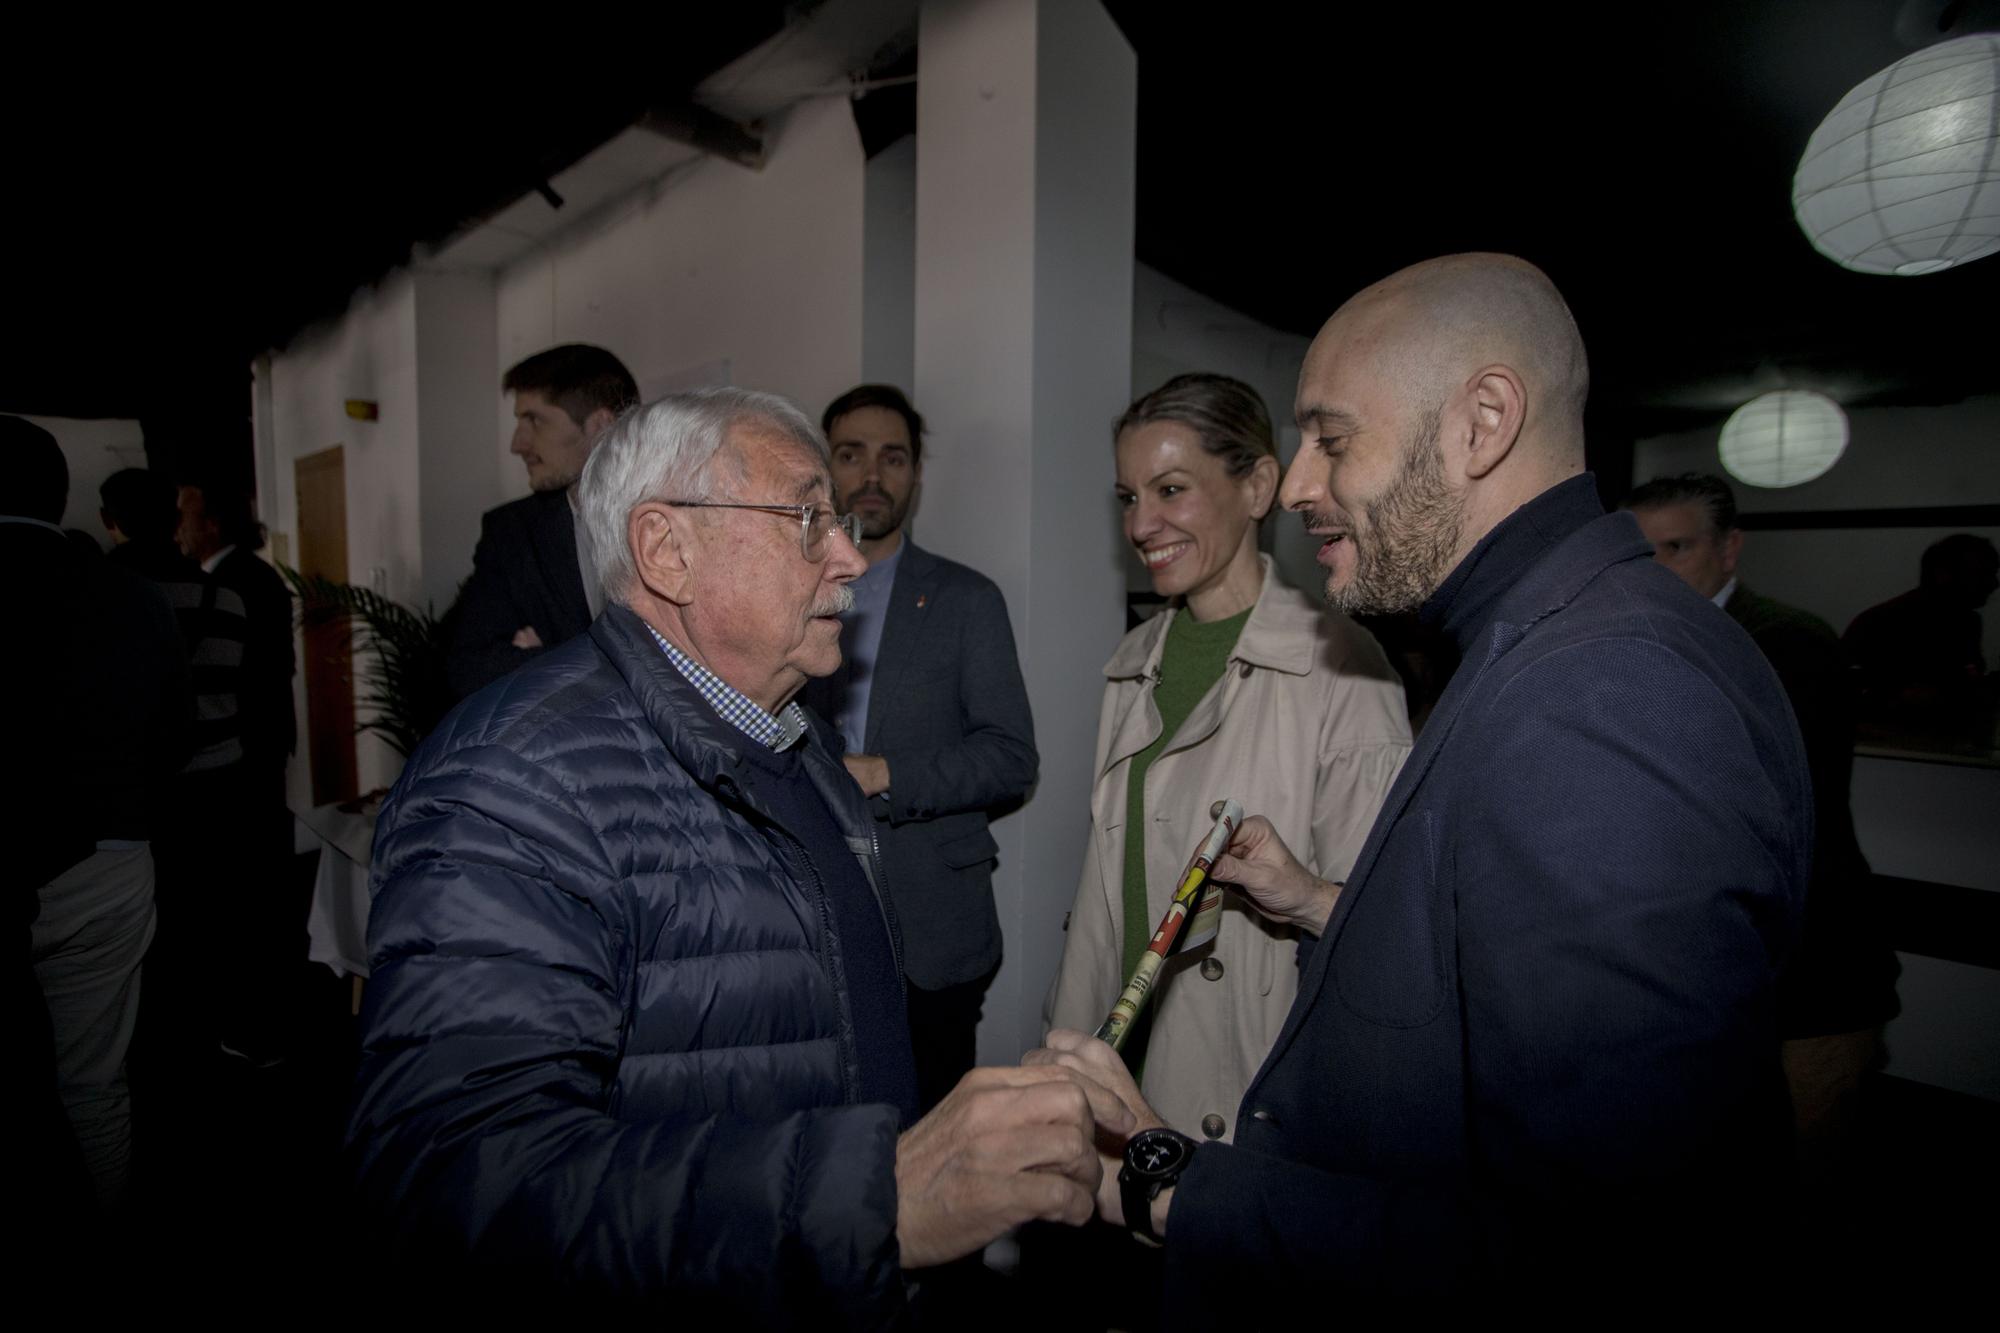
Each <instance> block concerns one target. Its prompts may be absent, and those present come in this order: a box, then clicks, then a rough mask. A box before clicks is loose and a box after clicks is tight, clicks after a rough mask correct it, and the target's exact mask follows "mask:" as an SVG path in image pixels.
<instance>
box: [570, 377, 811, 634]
mask: <svg viewBox="0 0 2000 1333" xmlns="http://www.w3.org/2000/svg"><path fill="white" fill-rule="evenodd" d="M744 422H756V423H758V424H762V425H767V426H770V427H772V428H774V429H776V430H777V431H778V432H779V433H780V434H782V435H785V436H788V437H789V438H790V439H791V440H792V442H793V443H795V444H797V445H798V446H799V447H800V448H801V449H803V450H805V451H806V452H807V453H808V454H810V455H812V456H813V457H814V458H816V459H817V460H818V461H819V463H820V465H821V466H822V467H825V466H827V465H828V461H829V459H828V454H827V448H826V439H825V437H824V436H822V435H821V434H820V433H819V429H818V428H817V427H815V426H814V425H813V424H812V421H811V420H810V419H809V418H808V417H807V416H806V415H805V413H803V412H801V411H799V409H798V408H796V407H794V406H793V405H792V404H791V403H790V402H789V401H788V400H786V399H784V398H781V397H779V396H778V395H777V394H775V393H762V392H759V391H758V390H755V389H695V390H692V391H690V392H688V393H673V394H668V395H667V396H666V397H664V398H660V399H657V400H655V401H653V402H650V403H647V404H645V405H644V406H641V407H635V408H632V409H631V410H630V411H628V412H626V413H625V414H624V415H623V416H621V417H619V418H618V420H617V421H616V422H614V423H612V425H611V426H610V428H609V429H607V430H606V431H605V432H604V434H603V436H602V437H601V438H599V440H598V441H597V447H596V448H594V449H592V450H591V451H590V459H589V461H588V462H586V463H585V464H584V465H583V476H582V477H581V478H579V479H578V481H577V484H576V510H577V522H578V523H579V524H580V525H581V527H580V532H579V536H580V538H581V539H582V540H583V542H584V544H585V545H586V546H587V548H588V550H589V551H590V556H591V560H592V563H593V565H594V567H595V572H596V574H597V581H598V586H600V587H601V588H603V589H604V594H605V596H606V597H607V598H610V599H613V600H616V601H623V600H624V599H625V597H626V595H627V594H628V593H629V591H630V589H631V585H632V581H633V580H634V578H636V577H637V574H638V571H637V569H636V568H635V567H634V565H633V563H632V552H631V548H630V547H629V546H628V545H627V543H626V531H625V529H626V525H627V524H628V523H629V522H630V521H631V518H632V511H633V510H634V509H636V508H638V507H639V506H640V505H642V504H644V503H645V502H646V501H648V500H662V499H675V500H709V499H715V498H717V497H716V494H715V492H714V490H713V489H712V485H711V483H712V482H713V481H714V473H715V463H716V460H717V459H718V458H721V457H724V456H725V454H724V450H723V446H724V445H725V444H727V443H728V441H729V432H730V431H731V430H733V429H734V428H735V427H736V426H738V425H739V424H742V423H744ZM731 498H741V499H748V500H751V501H757V500H761V499H768V498H772V497H766V496H745V497H731Z"/></svg>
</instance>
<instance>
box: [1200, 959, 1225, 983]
mask: <svg viewBox="0 0 2000 1333" xmlns="http://www.w3.org/2000/svg"><path fill="white" fill-rule="evenodd" d="M1201 974H1202V976H1204V977H1206V978H1208V980H1210V981H1220V980H1222V960H1221V959H1220V958H1204V959H1202V960H1201Z"/></svg>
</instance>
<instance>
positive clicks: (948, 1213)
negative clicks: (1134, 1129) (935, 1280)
mask: <svg viewBox="0 0 2000 1333" xmlns="http://www.w3.org/2000/svg"><path fill="white" fill-rule="evenodd" d="M1097 1125H1104V1126H1110V1127H1113V1130H1114V1132H1117V1133H1125V1132H1129V1130H1130V1129H1131V1125H1132V1117H1131V1112H1129V1111H1128V1110H1126V1108H1125V1106H1124V1104H1123V1103H1122V1102H1120V1101H1119V1100H1118V1098H1116V1097H1114V1096H1112V1095H1111V1094H1110V1093H1109V1092H1107V1091H1105V1090H1104V1089H1103V1088H1102V1087H1099V1086H1097V1085H1096V1084H1094V1083H1092V1082H1090V1081H1089V1080H1087V1079H1083V1078H1079V1077H1077V1076H1076V1075H1075V1074H1074V1073H1073V1072H1071V1071H1070V1070H1068V1069H1059V1068H1039V1069H1027V1068H1021V1069H975V1070H973V1071H972V1072H971V1073H969V1074H967V1075H966V1076H965V1077H964V1078H962V1079H960V1080H959V1082H958V1086H957V1087H955V1088H953V1089H952V1090H951V1092H950V1093H948V1094H946V1096H945V1099H944V1100H943V1101H941V1102H939V1103H938V1105H937V1108H936V1109H935V1110H933V1111H932V1112H931V1113H930V1114H929V1115H927V1116H925V1117H924V1118H923V1119H922V1120H919V1121H918V1122H917V1123H916V1124H914V1125H912V1126H910V1128H909V1129H907V1130H905V1131H903V1135H902V1137H901V1138H899V1139H898V1140H897V1141H896V1240H897V1242H898V1243H899V1244H900V1245H901V1247H902V1252H903V1267H905V1268H924V1267H928V1266H930V1265H932V1264H941V1263H945V1262H947V1261H949V1260H952V1259H957V1258H959V1257H961V1256H963V1255H967V1254H971V1253H972V1252H973V1251H975V1250H978V1249H980V1248H981V1247H983V1246H984V1245H986V1244H987V1242H989V1241H992V1240H995V1239H997V1238H998V1237H1000V1236H1003V1235H1005V1234H1006V1233H1007V1232H1009V1231H1011V1230H1013V1229H1014V1228H1015V1227H1017V1226H1019V1225H1021V1223H1023V1222H1029V1221H1033V1220H1035V1219H1037V1218H1039V1219H1041V1220H1043V1221H1047V1222H1066V1223H1068V1224H1069V1225H1071V1226H1081V1225H1082V1224H1083V1223H1085V1222H1087V1221H1089V1220H1090V1215H1091V1212H1092V1210H1093V1196H1094V1194H1095V1193H1096V1190H1097V1187H1098V1181H1099V1175H1100V1171H1101V1168H1100V1166H1099V1162H1098V1155H1097V1152H1096V1150H1095V1148H1094V1147H1093V1138H1094V1126H1097Z"/></svg>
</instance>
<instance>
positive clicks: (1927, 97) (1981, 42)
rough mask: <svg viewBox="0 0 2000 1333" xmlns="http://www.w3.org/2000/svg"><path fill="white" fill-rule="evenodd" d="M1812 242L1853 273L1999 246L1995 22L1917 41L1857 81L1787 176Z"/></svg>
mask: <svg viewBox="0 0 2000 1333" xmlns="http://www.w3.org/2000/svg"><path fill="white" fill-rule="evenodd" d="M1792 211H1793V212H1794V213H1795V214H1797V215H1798V219H1799V225H1800V226H1801V227H1803V228H1805V233H1806V235H1807V236H1808V237H1810V238H1811V239H1812V243H1813V246H1814V247H1815V248H1816V249H1817V250H1818V251H1819V252H1820V253H1821V254H1823V255H1825V256H1826V257H1827V258H1829V259H1831V260H1833V261H1834V262H1835V263H1836V264H1840V265H1843V266H1844V267H1847V268H1851V269H1854V270H1856V271H1858V272H1861V273H1896V274H1902V275H1903V276H1906V277H1909V276H1915V275H1917V274H1921V273H1936V272H1938V271H1939V270H1941V269H1947V268H1950V267H1952V266H1953V265H1954V264H1963V263H1967V262H1968V261H1970V260H1974V259H1978V258H1980V257H1981V256H1982V255H1990V254H1992V253H1993V252H1994V251H1995V250H2000V33H1979V34H1976V35H1974V36H1971V37H1958V38H1954V39H1953V40H1951V41H1948V42H1939V43H1938V44H1937V45H1936V46H1931V47H1926V48H1925V49H1924V50H1922V51H1918V52H1917V53H1915V54H1914V55H1908V56H1905V57H1903V58H1902V59H1901V60H1898V61H1897V62H1896V63H1895V64H1893V65H1891V66H1889V68H1887V69H1885V70H1883V71H1882V72H1881V73H1880V74H1877V75H1875V76H1874V77H1873V78H1870V79H1866V80H1863V81H1862V82H1861V83H1860V84H1858V85H1857V86H1856V87H1855V89H1854V90H1853V91H1852V92H1850V93H1848V94H1847V96H1846V97H1843V98H1842V99H1840V105H1839V106H1836V107H1835V108H1834V109H1833V112H1832V114H1830V115H1828V116H1827V118H1826V119H1825V120H1824V121H1823V122H1821V124H1820V127H1819V128H1818V129H1817V130H1815V131H1813V136H1812V139H1811V140H1810V141H1809V142H1808V143H1807V144H1806V153H1805V156H1804V157H1803V158H1801V159H1800V160H1799V169H1798V173H1797V174H1796V175H1795V176H1793V177H1792Z"/></svg>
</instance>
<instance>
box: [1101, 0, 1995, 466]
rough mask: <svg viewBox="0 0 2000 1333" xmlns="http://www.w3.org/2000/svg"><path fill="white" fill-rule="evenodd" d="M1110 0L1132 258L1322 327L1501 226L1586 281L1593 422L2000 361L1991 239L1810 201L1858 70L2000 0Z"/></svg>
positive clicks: (1643, 424)
mask: <svg viewBox="0 0 2000 1333" xmlns="http://www.w3.org/2000/svg"><path fill="white" fill-rule="evenodd" d="M1109 8H1110V10H1111V12H1112V14H1113V16H1114V17H1115V18H1116V20H1117V21H1118V23H1119V24H1120V26H1121V27H1122V28H1123V30H1124V31H1125V33H1126V35H1127V37H1128V38H1129V39H1130V40H1131V42H1132V44H1133V46H1134V48H1135V49H1136V50H1137V52H1138V53H1139V172H1138V215H1139V216H1138V251H1139V257H1140V258H1141V259H1142V260H1143V261H1145V262H1146V263H1148V264H1151V265H1153V266H1154V267H1156V268H1159V269H1161V270H1163V271H1165V272H1167V273H1169V274H1171V275H1172V276H1174V277H1176V278H1178V279H1180V280H1181V281H1183V282H1185V283H1187V284H1188V285H1190V286H1192V287H1194V288H1196V289H1198V290H1200V291H1202V292H1204V293H1206V294H1208V295H1209V296H1212V297H1214V298H1215V299H1217V300H1220V301H1222V302H1224V303H1226V304H1228V305H1231V306H1234V307H1236V308H1238V309H1240V310H1243V311H1245V312H1246V313H1248V314H1251V315H1254V316H1256V317H1258V318H1259V319H1262V320H1264V321H1266V322H1268V323H1271V324H1275V325H1277V326H1279V327H1280V328H1284V329H1288V330H1291V331H1293V332H1297V333H1302V334H1311V333H1313V332H1314V331H1315V330H1317V328H1318V327H1319V325H1320V323H1321V322H1322V321H1323V320H1324V319H1325V318H1326V316H1327V315H1329V314H1330V313H1332V311H1333V309H1334V308H1335V307H1336V306H1337V305H1338V304H1339V303H1340V301H1341V300H1342V299H1344V298H1345V297H1346V296H1347V295H1349V294H1351V293H1352V292H1354V291H1356V290H1357V289H1359V288H1360V287H1362V286H1365V285H1366V284H1368V283H1369V282H1371V281H1373V280H1374V279H1376V278H1379V277H1381V276H1382V275H1384V274H1386V273H1388V272H1391V271H1393V270H1394V269H1396V268H1399V267H1401V266H1403V265H1404V264H1407V263H1411V262H1413V261H1416V260H1419V259H1422V258H1425V257H1428V256H1431V255H1437V254H1447V253H1452V252H1455V251H1462V250H1503V251H1511V252H1513V253H1516V254H1520V255H1523V256H1525V257H1527V258H1529V259H1531V260H1533V261H1534V262H1536V263H1538V264H1540V265H1541V266H1542V267H1543V268H1544V269H1546V270H1547V271H1548V273H1549V274H1550V275H1551V276H1552V277H1553V278H1554V279H1555V281H1556V283H1557V284H1558V285H1559V286H1560V287H1561V288H1562V290H1563V291H1564V293H1565V294H1566V295H1567V296H1568V298H1569V300H1570V302H1571V304H1572V306H1573V307H1574V309H1575V311H1576V315H1577V321H1578V323H1579V324H1580V325H1581V327H1582V329H1583V333H1584V336H1585V339H1586V340H1587V342H1588V345H1589V347H1590V351H1591V357H1592V362H1593V370H1594V372H1595V385H1594V393H1593V408H1594V411H1593V418H1594V420H1593V430H1595V429H1597V426H1598V424H1599V423H1600V422H1603V423H1608V424H1609V426H1610V427H1611V429H1612V430H1613V431H1614V432H1615V433H1617V434H1622V435H1627V436H1630V435H1634V434H1646V433H1652V432H1654V431H1659V430H1665V429H1672V428H1675V427H1678V426H1693V425H1699V424H1703V423H1706V422H1709V421H1714V420H1718V419H1720V417H1721V416H1722V415H1724V414H1725V413H1726V412H1727V411H1728V410H1729V409H1730V408H1732V407H1734V406H1735V405H1736V404H1738V403H1740V402H1742V401H1743V400H1744V399H1746V398H1749V397H1751V396H1753V395H1754V394H1755V393H1756V392H1760V391H1762V390H1764V389H1768V388H1778V387H1783V386H1785V385H1794V386H1797V387H1807V388H1821V389H1824V390H1825V391H1827V392H1830V393H1832V394H1833V395H1834V396H1835V397H1837V398H1839V399H1840V400H1842V401H1844V402H1847V403H1849V404H1855V403H1862V402H1940V401H1953V400H1956V399H1959V398H1961V397H1963V396H1965V395H1967V394H1969V393H1974V392H1980V391H1985V392H1991V391H1994V390H1996V389H2000V338H1996V335H1995V330H1994V312H1995V310H1996V298H2000V258H1989V259H1987V260H1985V261H1983V262H1978V263H1974V264H1971V265H1968V266H1967V267H1965V268H1963V269H1960V270H1957V271H1948V272H1945V273H1941V274H1937V275H1934V276H1931V277H1925V278H1896V277H1874V276H1867V275H1862V274H1857V273H1850V272H1848V271H1846V270H1844V269H1842V268H1840V267H1838V266H1837V265H1835V264H1833V263H1832V262H1831V261H1829V260H1827V259H1825V258H1823V257H1821V256H1820V255H1819V254H1818V253H1817V252H1816V251H1814V250H1813V249H1812V247H1811V245H1810V244H1809V243H1808V242H1807V240H1806V238H1805V236H1804V234H1803V233H1802V232H1801V231H1800V230H1799V228H1798V225H1797V223H1796V222H1794V221H1793V218H1792V210H1791V182H1792V173H1793V171H1794V169H1795V168H1796V167H1797V165H1798V160H1799V156H1800V154H1801V152H1802V151H1803V149H1804V147H1805V144H1806V141H1807V139H1808V138H1809V137H1810V136H1811V134H1812V131H1813V129H1814V128H1815V127H1816V126H1817V125H1818V124H1819V122H1820V120H1821V119H1822V118H1823V117H1824V116H1825V114H1826V113H1827V112H1828V111H1830V110H1831V109H1832V108H1833V106H1834V104H1835V103H1836V102H1838V101H1839V100H1840V98H1841V97H1842V96H1843V95H1844V94H1845V93H1846V92H1847V91H1848V89H1850V88H1851V87H1853V86H1854V85H1855V84H1857V83H1859V82H1861V81H1862V80H1863V79H1864V78H1866V77H1868V76H1869V75H1870V74H1873V73H1875V72H1876V71H1877V70H1879V69H1881V68H1882V67H1884V66H1886V65H1888V64H1890V63H1892V62H1893V61H1895V60H1897V59H1899V58H1901V57H1902V56H1904V55H1907V54H1909V52H1910V51H1911V50H1913V49H1916V47H1917V46H1919V45H1923V44H1928V43H1929V42H1931V41H1935V40H1938V38H1939V36H1940V24H1941V23H1942V25H1943V27H1944V30H1945V32H1946V33H1947V34H1948V35H1962V34H1963V33H1964V32H1965V31H1969V30H1971V29H1972V27H1974V26H1978V27H1995V26H2000V6H1996V5H1994V4H1991V3H1987V4H1968V3H1955V4H1954V3H1946V2H1945V0H1935V2H1927V0H1811V3H1800V2H1799V0H1736V2H1735V3H1701V2H1695V3H1674V4H1657V5H1643V6H1621V5H1591V6H1568V5H1512V6H1492V5H1488V6H1485V7H1484V8H1483V9H1471V8H1466V9H1464V10H1463V11H1461V10H1459V9H1457V8H1456V7H1454V6H1451V5H1444V4H1425V5H1369V6H1362V5H1346V4H1341V5H1332V4H1327V5H1310V4H1292V5H1281V6H1269V5H1262V4H1257V3H1238V4H1233V5H1230V6H1227V7H1226V8H1225V7H1222V6H1215V7H1213V8H1212V9H1211V10H1210V17H1208V18H1207V19H1206V20H1204V21H1203V22H1200V23H1192V22H1188V21H1187V20H1186V19H1185V17H1184V11H1181V10H1179V9H1177V8H1176V7H1172V6H1163V5H1157V4H1150V3H1145V0H1111V3H1110V4H1109ZM1225 15H1226V17H1224V16H1225ZM1899 30H1900V34H1899Z"/></svg>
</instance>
